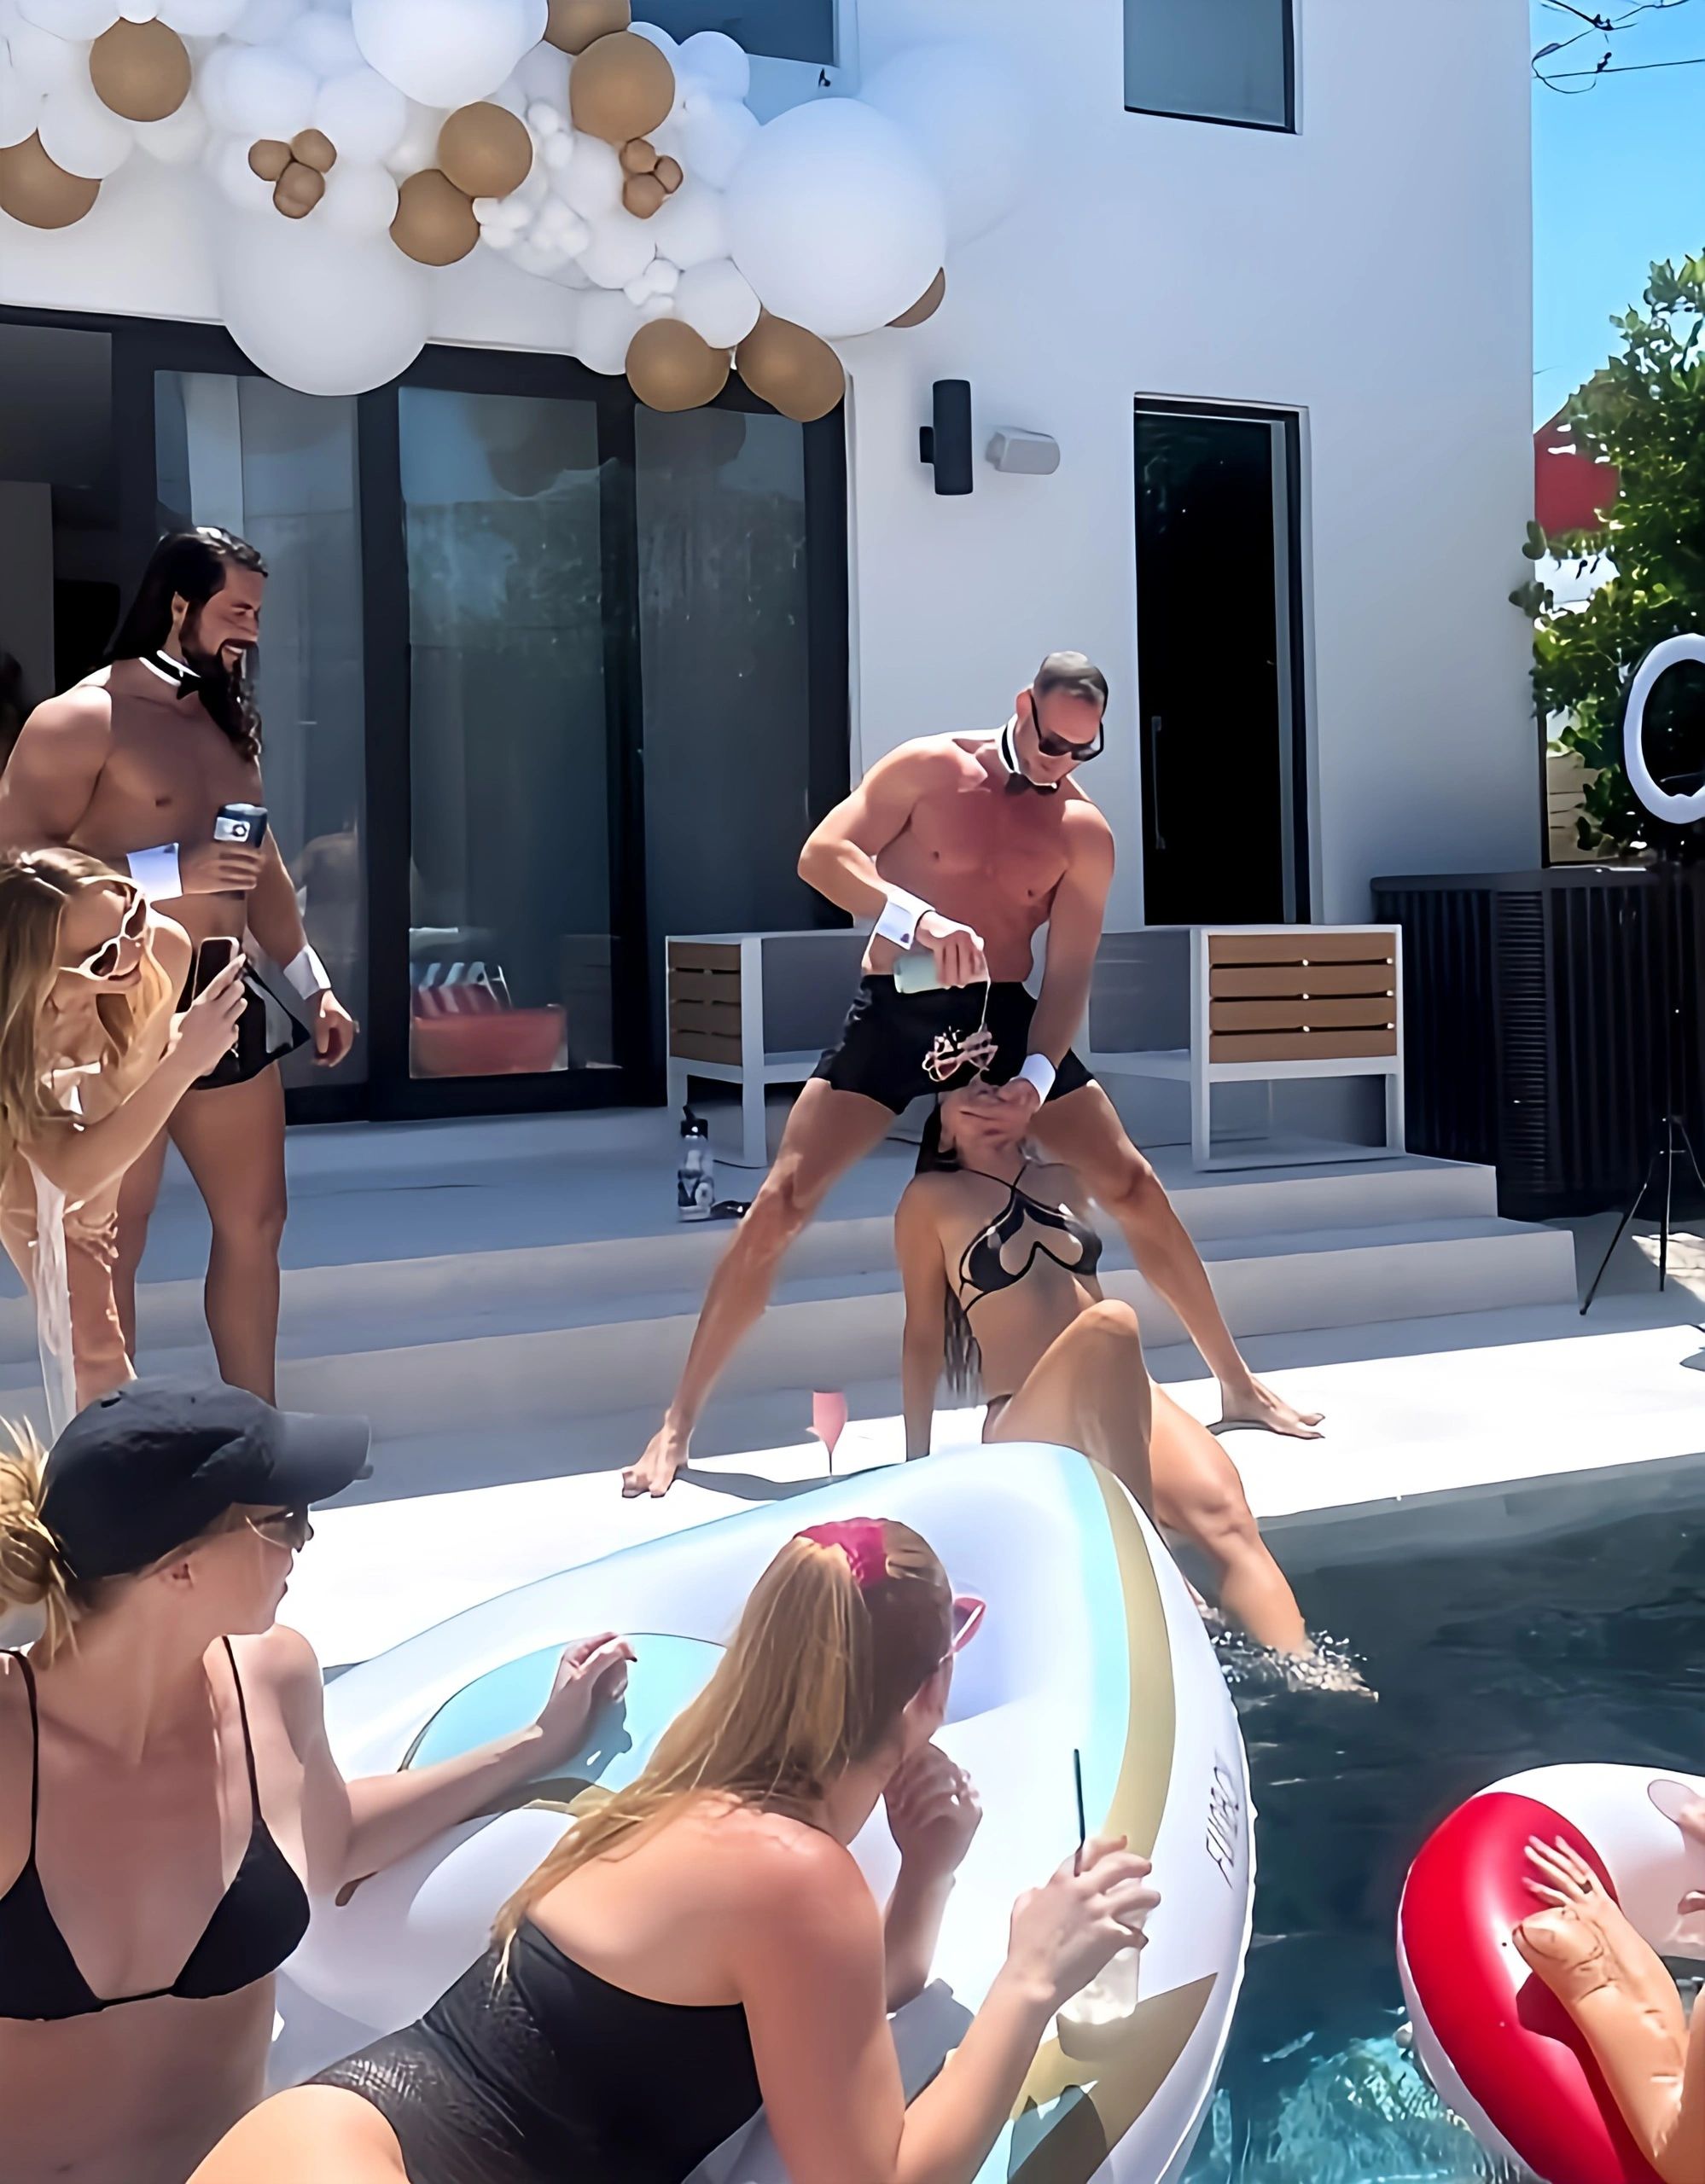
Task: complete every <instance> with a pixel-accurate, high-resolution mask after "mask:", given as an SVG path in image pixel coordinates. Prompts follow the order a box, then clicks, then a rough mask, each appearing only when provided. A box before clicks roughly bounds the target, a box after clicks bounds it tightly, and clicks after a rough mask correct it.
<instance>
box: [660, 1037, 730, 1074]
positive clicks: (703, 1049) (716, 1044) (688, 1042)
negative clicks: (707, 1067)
mask: <svg viewBox="0 0 1705 2184" xmlns="http://www.w3.org/2000/svg"><path fill="white" fill-rule="evenodd" d="M669 1051H670V1052H671V1053H672V1054H676V1055H678V1057H679V1059H680V1060H683V1061H726V1062H732V1063H734V1064H735V1065H736V1066H738V1065H739V1061H740V1042H739V1040H738V1039H725V1038H717V1037H714V1036H713V1034H712V1033H710V1032H708V1031H672V1032H671V1033H670V1035H669Z"/></svg>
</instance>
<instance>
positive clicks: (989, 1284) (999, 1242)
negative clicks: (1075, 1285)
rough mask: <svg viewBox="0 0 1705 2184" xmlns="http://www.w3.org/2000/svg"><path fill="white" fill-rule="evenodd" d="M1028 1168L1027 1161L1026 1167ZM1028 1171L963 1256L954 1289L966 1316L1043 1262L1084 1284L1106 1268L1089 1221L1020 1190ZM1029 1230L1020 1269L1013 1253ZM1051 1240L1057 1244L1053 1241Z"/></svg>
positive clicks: (972, 1172)
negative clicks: (1012, 1260)
mask: <svg viewBox="0 0 1705 2184" xmlns="http://www.w3.org/2000/svg"><path fill="white" fill-rule="evenodd" d="M1028 1165H1029V1163H1028V1162H1026V1164H1025V1166H1026V1167H1027V1166H1028ZM958 1172H959V1173H960V1174H961V1175H962V1176H982V1177H983V1179H984V1181H985V1182H991V1183H998V1182H1000V1180H1001V1178H1000V1177H999V1176H991V1175H990V1174H989V1173H988V1171H987V1170H986V1169H983V1168H965V1167H962V1168H961V1169H960V1170H959V1171H958ZM1024 1173H1025V1170H1024V1168H1021V1169H1020V1170H1019V1171H1018V1174H1017V1175H1016V1176H1015V1177H1014V1179H1013V1181H1012V1182H1010V1183H1009V1184H1008V1185H1007V1187H1006V1204H1005V1205H1004V1206H1003V1207H1002V1208H1001V1210H1000V1211H999V1212H998V1214H996V1216H995V1217H994V1219H993V1220H992V1221H991V1222H990V1223H989V1224H988V1226H987V1228H986V1229H981V1230H980V1231H979V1232H978V1233H977V1234H976V1235H975V1236H974V1237H973V1238H972V1239H971V1240H970V1242H969V1244H967V1245H966V1246H965V1248H964V1250H963V1252H961V1253H960V1254H959V1273H958V1278H957V1282H956V1285H955V1286H956V1287H957V1290H958V1292H959V1302H960V1303H961V1304H963V1306H964V1308H965V1310H966V1311H967V1312H969V1311H971V1310H974V1309H975V1307H976V1306H977V1305H978V1304H981V1302H982V1300H983V1298H985V1297H992V1296H994V1295H995V1294H996V1293H997V1292H998V1291H1000V1290H1003V1289H1015V1288H1016V1287H1017V1286H1018V1284H1019V1283H1020V1282H1021V1281H1023V1279H1024V1277H1025V1275H1027V1274H1028V1273H1029V1271H1030V1269H1031V1268H1032V1267H1033V1266H1034V1265H1035V1263H1036V1262H1037V1260H1038V1259H1039V1258H1045V1259H1051V1260H1052V1261H1053V1262H1054V1263H1055V1265H1056V1267H1058V1268H1060V1269H1061V1270H1062V1272H1063V1273H1066V1274H1069V1275H1075V1276H1076V1277H1077V1279H1078V1280H1079V1281H1094V1280H1095V1276H1096V1269H1097V1268H1098V1267H1099V1266H1100V1264H1101V1238H1100V1237H1099V1236H1098V1235H1097V1234H1096V1232H1095V1230H1094V1229H1091V1227H1090V1226H1089V1225H1088V1223H1086V1222H1082V1221H1079V1219H1078V1218H1077V1217H1076V1216H1075V1215H1074V1214H1073V1213H1071V1212H1068V1210H1067V1209H1066V1208H1065V1207H1064V1206H1063V1205H1043V1204H1042V1202H1041V1200H1040V1199H1033V1198H1032V1197H1031V1195H1030V1194H1029V1192H1028V1191H1027V1190H1025V1189H1023V1188H1021V1185H1022V1183H1023V1181H1024ZM1027 1229H1031V1230H1033V1231H1034V1232H1035V1233H1034V1234H1032V1235H1031V1237H1030V1239H1029V1249H1028V1250H1027V1251H1026V1252H1024V1255H1023V1258H1024V1263H1023V1264H1022V1265H1021V1266H1015V1265H1013V1264H1012V1263H1011V1261H1010V1258H1009V1257H1008V1254H1009V1252H1011V1251H1012V1249H1013V1247H1014V1246H1018V1245H1020V1244H1021V1240H1022V1239H1023V1237H1024V1234H1025V1231H1026V1230H1027ZM1050 1238H1051V1239H1053V1241H1051V1242H1050Z"/></svg>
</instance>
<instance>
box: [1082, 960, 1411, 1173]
mask: <svg viewBox="0 0 1705 2184" xmlns="http://www.w3.org/2000/svg"><path fill="white" fill-rule="evenodd" d="M1112 938H1114V936H1109V939H1112ZM1140 939H1141V941H1142V943H1143V952H1144V953H1145V955H1147V956H1148V957H1149V961H1150V963H1152V964H1154V965H1155V966H1157V967H1163V959H1164V958H1165V956H1167V954H1169V953H1170V952H1171V951H1172V950H1174V949H1176V950H1184V951H1187V954H1188V959H1189V973H1188V976H1189V1019H1188V1040H1189V1043H1188V1044H1187V1045H1185V1046H1183V1047H1174V1046H1155V1047H1152V1048H1137V1049H1136V1050H1134V1051H1125V1050H1119V1051H1114V1052H1105V1051H1100V1050H1097V1049H1096V1048H1095V1046H1094V1042H1093V1040H1092V1039H1091V1038H1090V1037H1089V1036H1088V1031H1087V1028H1086V1031H1085V1044H1086V1046H1087V1047H1088V1048H1089V1049H1090V1051H1088V1052H1086V1053H1085V1056H1084V1060H1085V1062H1086V1063H1087V1064H1088V1066H1089V1067H1090V1069H1091V1071H1092V1072H1094V1074H1095V1075H1096V1076H1097V1077H1103V1078H1106V1077H1161V1078H1168V1079H1171V1080H1173V1081H1174V1082H1177V1083H1184V1084H1187V1085H1188V1086H1189V1088H1190V1154H1191V1158H1192V1159H1193V1161H1194V1163H1195V1165H1196V1167H1198V1168H1254V1167H1271V1166H1275V1165H1283V1166H1287V1167H1288V1166H1291V1165H1297V1164H1300V1163H1302V1162H1311V1163H1312V1162H1327V1161H1340V1160H1357V1159H1385V1158H1387V1157H1388V1155H1390V1154H1392V1153H1400V1152H1402V1150H1403V1013H1402V1008H1401V996H1402V961H1403V955H1402V933H1401V932H1400V929H1399V927H1398V926H1388V925H1381V926H1319V925H1289V926H1176V927H1169V928H1161V929H1158V930H1156V929H1152V928H1151V929H1149V930H1148V931H1146V932H1143V934H1142V935H1141V936H1140ZM1175 968H1176V969H1177V970H1179V971H1181V970H1182V965H1178V966H1176V967H1175ZM1092 1002H1093V996H1092ZM1091 1014H1092V1015H1093V1014H1094V1009H1093V1006H1092V1008H1091ZM1307 1077H1317V1078H1318V1077H1379V1078H1382V1079H1383V1081H1384V1085H1385V1142H1384V1143H1383V1144H1382V1145H1379V1146H1370V1147H1359V1146H1353V1145H1345V1146H1337V1145H1333V1146H1328V1147H1319V1148H1307V1149H1304V1150H1298V1149H1296V1148H1289V1149H1274V1150H1268V1151H1265V1152H1264V1151H1261V1150H1259V1149H1256V1148H1253V1147H1252V1148H1249V1149H1248V1150H1240V1151H1237V1152H1235V1153H1231V1152H1228V1153H1215V1151H1214V1149H1213V1090H1214V1087H1215V1086H1216V1085H1220V1084H1245V1083H1259V1082H1261V1081H1266V1082H1267V1083H1269V1084H1271V1083H1283V1082H1290V1081H1295V1080H1296V1079H1298V1078H1307Z"/></svg>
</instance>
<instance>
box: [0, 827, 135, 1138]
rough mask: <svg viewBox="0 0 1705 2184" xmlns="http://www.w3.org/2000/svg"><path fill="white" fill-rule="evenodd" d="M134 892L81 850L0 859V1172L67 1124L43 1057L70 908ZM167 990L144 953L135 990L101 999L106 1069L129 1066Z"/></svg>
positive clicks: (17, 853) (28, 852) (45, 851)
mask: <svg viewBox="0 0 1705 2184" xmlns="http://www.w3.org/2000/svg"><path fill="white" fill-rule="evenodd" d="M131 886H132V883H131V881H130V880H126V879H125V878H124V877H123V876H122V874H119V873H115V872H113V871H112V870H111V869H109V868H108V866H106V865H104V864H102V863H101V862H100V860H99V858H97V857H85V856H84V854H83V852H82V851H81V850H67V849H42V850H22V851H9V852H8V853H7V854H5V855H4V856H0V1167H3V1166H4V1165H6V1164H7V1163H8V1162H9V1161H10V1160H11V1159H13V1158H14V1156H15V1153H16V1152H17V1148H18V1147H19V1146H20V1144H21V1145H27V1144H31V1143H33V1142H34V1141H37V1140H38V1139H39V1138H41V1137H42V1136H44V1135H45V1134H46V1132H48V1131H49V1130H54V1129H56V1128H60V1127H62V1126H63V1125H64V1124H65V1121H66V1111H65V1108H64V1107H63V1105H62V1104H61V1102H60V1101H59V1100H58V1099H57V1098H56V1097H55V1095H54V1092H53V1089H52V1088H51V1087H50V1086H49V1084H48V1083H46V1081H45V1078H44V1072H43V1068H42V1057H41V1054H40V1045H41V1039H40V1026H41V1014H42V1009H43V1007H44V1004H45V1002H46V1001H47V997H48V996H49V993H50V992H51V991H52V990H53V986H54V982H55V979H57V978H58V976H59V973H60V968H61V966H60V961H59V950H60V925H61V921H62V920H63V918H64V916H65V909H66V905H67V903H68V902H69V901H70V900H71V898H72V897H73V895H75V894H77V893H78V892H79V891H80V890H82V889H84V888H86V887H112V888H114V889H125V888H130V887H131ZM169 991H170V989H169V987H168V985H167V984H166V973H164V972H163V971H162V970H161V969H160V966H159V965H158V964H157V963H156V962H155V961H154V957H153V956H152V954H151V953H149V952H148V950H144V951H143V959H142V975H141V977H140V978H139V979H137V984H136V985H135V986H134V987H133V988H132V989H131V990H130V991H128V992H125V993H107V994H102V996H100V998H99V1001H98V1002H97V1004H96V1006H97V1009H98V1013H99V1015H100V1019H101V1024H102V1029H103V1031H105V1033H106V1037H107V1041H108V1053H107V1054H105V1055H103V1056H102V1066H106V1065H107V1064H108V1063H109V1062H110V1063H111V1064H112V1065H113V1066H118V1065H119V1064H120V1063H122V1062H123V1061H124V1060H125V1057H126V1055H127V1054H129V1052H130V1050H131V1044H132V1043H133V1042H134V1041H135V1039H136V1037H137V1034H138V1033H139V1032H140V1031H141V1030H142V1027H143V1024H144V1023H145V1022H146V1021H147V1020H148V1018H149V1017H150V1016H152V1015H154V1014H155V1012H156V1011H157V1010H158V1009H159V1008H160V1005H161V1004H162V1002H164V1001H165V1000H166V998H167V996H168V994H169Z"/></svg>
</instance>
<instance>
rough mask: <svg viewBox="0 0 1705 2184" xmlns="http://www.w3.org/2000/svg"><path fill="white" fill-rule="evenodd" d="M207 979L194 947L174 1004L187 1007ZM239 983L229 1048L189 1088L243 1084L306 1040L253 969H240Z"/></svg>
mask: <svg viewBox="0 0 1705 2184" xmlns="http://www.w3.org/2000/svg"><path fill="white" fill-rule="evenodd" d="M206 984H207V979H205V978H203V977H202V976H201V969H200V951H199V950H198V951H197V956H196V961H195V962H194V963H192V965H191V966H190V971H189V978H188V979H186V980H185V981H184V986H183V992H182V993H181V994H180V995H179V996H178V997H177V1006H178V1008H180V1009H185V1008H188V1007H189V1004H190V1002H192V1001H193V1000H194V999H195V996H196V994H197V993H199V992H200V991H201V988H202V986H204V985H206ZM242 984H243V1003H242V1014H241V1016H239V1017H238V1019H237V1027H236V1038H235V1039H234V1040H233V1041H232V1043H231V1047H230V1052H229V1053H228V1054H223V1055H221V1057H220V1058H219V1060H218V1061H216V1062H215V1063H214V1064H213V1066H212V1068H211V1069H210V1070H209V1071H208V1072H207V1075H206V1076H205V1077H197V1078H196V1079H195V1083H193V1084H192V1085H191V1086H190V1087H189V1089H190V1090H191V1091H192V1092H222V1091H224V1090H225V1089H226V1088H227V1087H228V1086H230V1085H232V1084H247V1083H248V1082H249V1081H250V1079H251V1078H253V1077H259V1076H260V1075H261V1073H262V1072H264V1071H265V1070H269V1069H271V1066H272V1065H273V1063H274V1062H276V1061H282V1060H283V1059H284V1057H285V1055H286V1054H294V1053H295V1051H296V1049H297V1048H298V1047H300V1046H305V1045H306V1043H307V1039H308V1033H307V1032H306V1031H305V1030H304V1029H303V1027H302V1025H300V1024H299V1023H298V1022H297V1021H296V1019H295V1018H294V1016H293V1015H291V1014H290V1012H289V1010H288V1009H287V1008H284V1007H283V1005H282V1003H281V1002H277V1001H276V1000H275V999H274V998H273V996H271V994H270V993H269V992H268V991H267V990H266V988H265V986H264V985H262V984H261V983H260V980H259V979H258V978H256V977H255V975H254V973H253V971H245V972H244V973H243V979H242Z"/></svg>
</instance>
